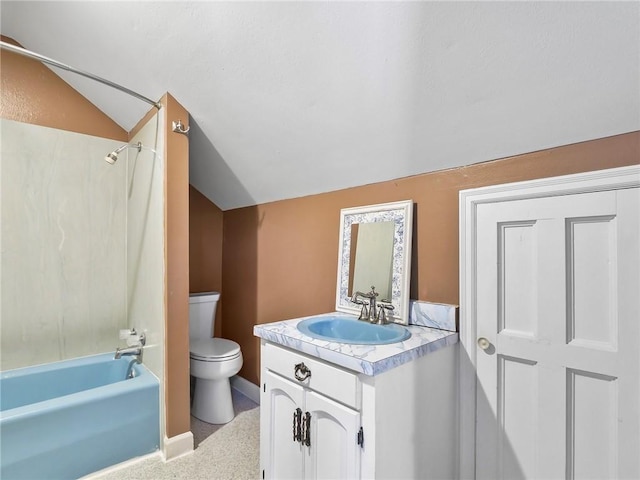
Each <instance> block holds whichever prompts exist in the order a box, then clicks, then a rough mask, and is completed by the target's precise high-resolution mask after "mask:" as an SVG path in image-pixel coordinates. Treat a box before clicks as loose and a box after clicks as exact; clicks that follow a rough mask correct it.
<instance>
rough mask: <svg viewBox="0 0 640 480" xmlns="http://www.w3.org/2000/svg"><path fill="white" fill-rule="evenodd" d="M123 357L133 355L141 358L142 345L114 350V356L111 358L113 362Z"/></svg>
mask: <svg viewBox="0 0 640 480" xmlns="http://www.w3.org/2000/svg"><path fill="white" fill-rule="evenodd" d="M124 355H135V356H136V357H141V356H142V345H137V346H135V347H127V348H116V355H115V356H114V357H113V358H114V359H115V360H117V359H119V358H122V356H124Z"/></svg>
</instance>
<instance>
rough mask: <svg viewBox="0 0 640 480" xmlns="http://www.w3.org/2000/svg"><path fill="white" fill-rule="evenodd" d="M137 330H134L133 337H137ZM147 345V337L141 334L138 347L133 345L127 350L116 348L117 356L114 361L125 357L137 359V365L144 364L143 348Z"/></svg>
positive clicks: (126, 348)
mask: <svg viewBox="0 0 640 480" xmlns="http://www.w3.org/2000/svg"><path fill="white" fill-rule="evenodd" d="M135 332H136V331H135V329H133V330H132V333H131V335H132V336H133V335H137V334H136V333H135ZM146 343H147V338H146V337H145V335H144V333H141V334H140V336H139V337H138V344H137V345H132V346H130V347H125V348H116V354H115V355H114V357H113V358H114V360H118V359H119V358H122V357H123V356H134V357H136V358H135V360H136V363H142V348H143V347H144V346H145V344H146Z"/></svg>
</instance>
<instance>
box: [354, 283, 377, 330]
mask: <svg viewBox="0 0 640 480" xmlns="http://www.w3.org/2000/svg"><path fill="white" fill-rule="evenodd" d="M377 296H378V292H376V287H374V286H373V285H371V291H370V292H369V293H362V292H355V293H354V294H353V295H352V296H351V301H352V302H353V303H355V304H357V305H362V310H361V311H360V316H359V317H358V320H368V321H370V322H371V323H374V322H375V321H376V320H377V318H378V307H377V304H376V297H377ZM363 298H364V299H367V300H368V301H369V308H367V304H366V302H364V301H362V300H361V299H363Z"/></svg>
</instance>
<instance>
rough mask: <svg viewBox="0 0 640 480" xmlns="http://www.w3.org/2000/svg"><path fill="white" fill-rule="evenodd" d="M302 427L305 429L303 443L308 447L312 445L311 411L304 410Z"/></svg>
mask: <svg viewBox="0 0 640 480" xmlns="http://www.w3.org/2000/svg"><path fill="white" fill-rule="evenodd" d="M302 429H303V430H304V439H303V440H302V443H303V444H304V445H306V446H307V447H310V446H311V414H310V413H309V412H304V423H303V425H302Z"/></svg>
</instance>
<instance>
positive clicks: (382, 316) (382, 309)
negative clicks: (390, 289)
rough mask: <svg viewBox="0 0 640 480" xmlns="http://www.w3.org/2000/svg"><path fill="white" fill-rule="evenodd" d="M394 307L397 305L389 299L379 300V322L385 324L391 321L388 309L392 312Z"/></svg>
mask: <svg viewBox="0 0 640 480" xmlns="http://www.w3.org/2000/svg"><path fill="white" fill-rule="evenodd" d="M394 308H395V307H394V306H393V305H392V304H391V302H389V301H388V300H381V301H380V302H378V318H377V319H376V320H377V323H379V324H383V325H384V324H385V323H389V320H388V319H387V313H386V311H387V310H389V312H391V311H392V310H393V309H394Z"/></svg>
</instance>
